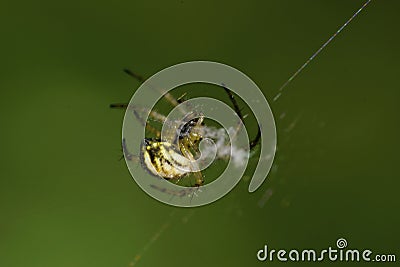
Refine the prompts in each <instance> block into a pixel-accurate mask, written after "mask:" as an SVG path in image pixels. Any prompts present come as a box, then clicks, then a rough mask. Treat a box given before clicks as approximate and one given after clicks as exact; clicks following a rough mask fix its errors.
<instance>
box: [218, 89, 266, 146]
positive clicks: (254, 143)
mask: <svg viewBox="0 0 400 267" xmlns="http://www.w3.org/2000/svg"><path fill="white" fill-rule="evenodd" d="M222 88H224V91H225V92H226V93H227V95H228V97H229V99H230V100H231V102H232V105H233V107H234V109H235V112H236V114H237V115H238V116H239V119H240V120H241V121H240V122H239V123H238V126H237V127H236V129H235V132H234V134H233V136H236V134H237V133H238V132H239V130H240V127H241V126H242V123H241V122H243V120H244V116H243V114H242V110H241V109H240V107H239V105H238V103H237V101H236V98H235V96H234V94H233V93H232V91H231V90H229V89H228V88H227V87H226V86H225V85H224V84H222ZM257 126H258V127H257V128H258V130H257V135H256V137H254V139H253V140H252V141H250V150H252V149H253V148H254V147H256V146H257V145H258V144H259V143H260V140H261V129H260V125H257Z"/></svg>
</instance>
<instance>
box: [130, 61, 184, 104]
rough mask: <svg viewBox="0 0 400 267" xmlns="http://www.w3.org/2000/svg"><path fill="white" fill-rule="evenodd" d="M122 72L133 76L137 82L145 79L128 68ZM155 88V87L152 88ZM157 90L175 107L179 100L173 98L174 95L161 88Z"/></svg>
mask: <svg viewBox="0 0 400 267" xmlns="http://www.w3.org/2000/svg"><path fill="white" fill-rule="evenodd" d="M124 72H125V73H126V74H128V75H129V76H132V77H133V78H135V79H136V80H138V81H139V82H141V83H143V82H144V81H145V79H144V78H143V77H142V76H141V75H138V74H136V73H134V72H133V71H131V70H129V69H124ZM154 89H156V88H154ZM156 90H157V91H159V92H161V93H162V94H163V97H164V98H165V99H166V100H167V101H168V102H169V103H170V104H171V105H172V106H174V107H176V106H177V105H178V104H179V102H178V101H177V100H176V99H175V97H174V96H173V95H171V94H170V93H168V92H163V90H160V89H156Z"/></svg>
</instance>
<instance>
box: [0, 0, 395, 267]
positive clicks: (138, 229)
mask: <svg viewBox="0 0 400 267" xmlns="http://www.w3.org/2000/svg"><path fill="white" fill-rule="evenodd" d="M362 4H363V1H346V0H340V1H322V0H321V1H278V0H274V1H269V0H268V1H209V0H206V1H188V0H176V1H119V0H116V1H113V2H109V1H59V2H57V1H10V0H3V1H1V3H0V29H1V43H0V51H1V52H0V53H1V64H0V97H1V106H0V111H1V113H0V114H1V115H0V125H1V129H0V148H1V160H0V162H1V163H0V212H1V213H0V214H1V215H0V216H1V217H0V266H7V267H12V266H30V267H34V266H40V267H43V266H85V267H89V266H96V267H100V266H129V265H135V266H192V267H195V266H263V265H269V266H275V265H285V266H294V265H297V264H298V263H279V262H276V261H274V262H266V263H261V262H258V261H257V259H256V252H257V251H258V250H259V249H261V248H262V247H263V245H264V244H268V245H269V246H270V247H272V248H275V249H280V248H284V249H287V250H289V249H292V248H299V249H302V248H314V249H323V248H327V247H328V246H332V247H335V243H336V240H337V239H338V238H340V237H344V238H346V239H347V241H348V243H349V247H350V248H359V249H365V248H369V249H371V250H372V251H374V253H387V254H389V253H391V254H396V255H397V258H399V257H400V252H399V244H400V229H399V225H400V216H399V197H398V190H399V189H398V188H399V185H400V182H399V178H400V175H399V171H398V169H397V167H398V165H397V164H399V155H398V151H399V149H400V141H399V139H398V137H399V136H400V127H399V124H400V120H399V113H398V112H399V109H400V108H399V105H398V102H399V98H400V90H399V86H398V79H397V75H398V74H399V71H400V67H399V59H400V57H399V55H400V53H399V50H398V49H399V47H400V37H399V35H398V29H399V26H400V24H399V22H400V17H399V15H398V10H399V7H400V3H399V2H398V1H394V0H393V1H373V2H372V3H371V4H370V5H369V6H368V7H367V8H366V9H365V10H364V11H363V12H362V13H361V14H360V16H358V17H357V18H356V19H355V20H354V21H353V22H352V23H351V24H350V25H349V26H348V28H346V29H345V30H344V31H343V32H342V33H341V34H340V35H339V36H338V37H337V39H335V40H334V41H333V42H332V43H331V44H330V45H329V46H328V47H327V48H326V50H324V51H323V52H322V53H321V54H320V56H318V57H317V58H316V59H315V60H314V61H313V62H312V63H311V64H310V65H309V66H308V67H307V68H306V69H305V70H304V72H302V73H301V75H299V76H298V77H297V78H296V79H295V80H294V81H293V82H292V83H291V84H290V85H289V86H288V87H287V88H286V90H285V92H284V94H283V96H282V97H281V98H280V99H279V101H277V102H272V98H273V97H274V96H275V94H276V93H277V89H278V88H279V87H280V85H282V84H283V83H284V82H285V81H286V80H287V79H288V78H289V76H290V75H291V74H292V73H293V72H294V71H295V70H296V69H297V68H298V67H299V66H300V65H301V64H303V63H304V61H305V60H306V59H307V58H308V57H309V56H310V55H311V54H312V53H313V52H314V51H315V50H316V49H318V47H319V46H320V45H321V44H322V43H323V42H324V41H325V40H326V39H327V38H329V36H330V35H331V34H332V33H333V32H335V31H336V30H337V29H338V27H339V26H340V25H342V24H343V23H344V22H345V21H346V20H347V19H348V18H349V17H350V16H351V15H352V14H353V13H354V12H355V11H356V10H357V9H358V8H359V7H360V6H361V5H362ZM189 60H212V61H218V62H222V63H226V64H228V65H231V66H233V67H235V68H237V69H239V70H241V71H243V72H244V73H246V74H247V75H248V76H250V77H251V78H252V79H253V80H254V81H255V82H256V83H257V84H258V86H259V87H261V88H262V89H263V92H264V94H265V96H266V97H267V99H269V101H270V104H271V108H272V110H273V112H274V114H275V117H276V124H277V131H278V151H277V154H276V159H275V164H274V167H273V169H272V171H271V172H270V174H269V177H268V179H267V180H266V181H265V182H264V184H263V185H262V187H261V188H260V189H259V190H258V191H256V192H255V193H252V194H249V193H248V192H247V187H248V179H244V180H243V181H241V182H240V183H239V185H238V186H237V187H236V188H235V189H234V190H233V191H232V192H231V193H229V194H228V195H227V196H226V197H224V198H223V199H221V200H219V201H217V202H215V203H213V204H211V205H208V206H204V207H200V208H194V209H183V208H175V207H170V206H167V205H164V204H161V203H159V202H158V201H156V200H154V199H152V198H151V197H149V196H147V195H146V194H145V193H144V192H143V191H141V190H140V188H139V187H138V186H137V185H136V184H135V183H134V181H133V180H132V178H131V176H130V175H129V173H128V170H127V167H126V165H125V163H124V161H119V157H120V156H121V151H120V143H121V127H122V119H123V111H120V110H110V109H109V107H108V105H109V104H110V103H112V102H125V101H128V100H129V99H130V97H131V96H132V94H133V92H134V90H135V89H136V88H137V87H138V86H139V84H138V83H137V82H136V81H134V80H133V79H132V78H131V77H128V76H127V75H125V74H124V73H122V71H121V70H122V69H123V68H124V67H129V68H131V69H133V70H135V71H136V72H138V73H140V74H142V75H143V76H145V77H148V76H149V75H152V74H154V73H155V72H157V71H159V70H161V69H162V68H165V67H167V66H170V65H173V64H176V63H180V62H184V61H189ZM189 93H190V92H189ZM251 124H252V122H250V123H249V124H248V126H249V127H253V128H254V123H253V125H251ZM253 163H254V162H253ZM305 264H307V263H305ZM333 265H344V266H351V265H355V263H345V262H342V263H340V262H337V263H335V264H333ZM388 265H392V266H393V265H394V264H388Z"/></svg>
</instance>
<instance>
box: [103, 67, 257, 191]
mask: <svg viewBox="0 0 400 267" xmlns="http://www.w3.org/2000/svg"><path fill="white" fill-rule="evenodd" d="M124 72H125V73H127V74H128V75H130V76H132V77H133V78H135V79H136V80H138V81H139V82H144V79H143V77H142V76H140V75H137V74H136V73H134V72H132V71H130V70H128V69H125V70H124ZM221 87H222V88H223V89H224V91H225V92H226V94H227V96H228V97H229V99H230V101H231V103H232V105H233V107H234V110H235V112H236V114H237V115H238V117H239V118H240V120H241V121H243V119H244V116H243V114H242V111H241V109H240V108H239V105H238V103H237V101H236V99H235V96H234V95H233V93H232V91H230V90H229V89H228V88H226V87H225V86H224V85H223V84H221ZM163 97H164V98H165V99H166V100H167V101H168V102H169V103H170V104H171V105H172V106H173V107H176V106H177V105H179V104H181V103H183V102H184V101H185V100H184V99H183V97H184V95H183V96H181V97H179V98H175V97H174V96H173V95H172V94H170V93H168V92H167V93H166V94H164V95H163ZM110 108H119V109H126V108H128V103H115V104H111V105H110ZM129 108H132V107H129ZM144 110H146V109H145V108H140V107H133V108H132V111H133V113H134V115H135V117H136V118H137V120H138V121H139V122H140V123H141V124H142V125H143V126H144V127H146V130H148V131H149V132H151V133H153V134H154V135H155V137H149V138H147V137H146V138H145V139H144V140H143V141H142V143H141V147H140V155H139V157H138V159H139V160H140V163H141V165H142V167H143V168H144V169H145V170H146V171H147V172H148V173H150V174H151V175H153V176H156V177H162V178H164V179H166V180H169V181H174V182H176V183H178V182H179V181H180V180H181V179H182V178H184V177H187V176H188V175H189V174H192V175H193V176H194V179H195V183H194V186H195V187H200V186H202V185H203V184H204V178H203V175H202V173H201V171H200V170H199V169H198V167H196V166H193V164H192V162H193V161H195V159H196V157H197V155H198V152H199V144H200V141H202V140H203V138H204V128H205V127H206V126H205V123H204V116H203V115H202V114H199V113H195V112H189V113H187V114H186V115H185V116H184V119H182V121H180V122H179V124H178V127H177V129H178V131H176V132H175V133H174V136H172V137H171V138H170V140H169V141H165V140H161V138H160V136H161V132H160V131H159V130H158V129H157V128H156V127H155V126H153V125H152V124H151V123H149V122H146V121H145V120H144V119H143V118H142V117H141V116H140V112H141V111H144ZM149 118H150V119H151V120H154V121H156V122H159V123H161V124H163V123H164V122H165V121H166V117H165V116H164V115H163V114H161V113H159V112H157V111H155V110H151V111H150V115H149ZM260 139H261V130H260V127H258V132H257V135H256V136H255V138H254V139H253V140H252V141H251V142H250V144H249V148H250V151H252V150H254V148H255V147H256V146H257V145H258V144H259V142H260ZM122 149H123V152H124V156H123V157H126V158H127V159H128V160H133V158H134V157H135V156H134V155H132V154H130V153H129V151H128V150H127V148H126V143H125V139H124V140H123V142H122ZM154 187H155V188H156V189H159V190H160V191H163V189H160V188H157V187H156V186H154ZM164 191H165V190H164ZM184 193H185V192H183V191H180V192H178V193H177V194H178V195H182V194H184Z"/></svg>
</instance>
